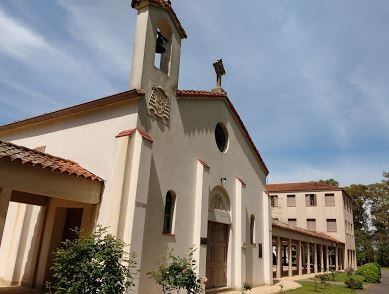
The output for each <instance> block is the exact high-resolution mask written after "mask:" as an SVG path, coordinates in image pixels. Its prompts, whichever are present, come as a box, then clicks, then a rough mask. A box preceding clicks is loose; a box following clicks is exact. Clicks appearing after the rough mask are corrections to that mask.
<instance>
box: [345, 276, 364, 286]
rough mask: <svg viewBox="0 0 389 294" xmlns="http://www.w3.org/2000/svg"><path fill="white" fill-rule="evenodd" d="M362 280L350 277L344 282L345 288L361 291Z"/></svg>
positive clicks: (360, 277) (358, 277)
mask: <svg viewBox="0 0 389 294" xmlns="http://www.w3.org/2000/svg"><path fill="white" fill-rule="evenodd" d="M363 280H364V278H363V277H362V276H359V275H352V276H350V277H348V278H347V279H346V281H345V282H344V283H345V285H346V287H347V288H350V289H363Z"/></svg>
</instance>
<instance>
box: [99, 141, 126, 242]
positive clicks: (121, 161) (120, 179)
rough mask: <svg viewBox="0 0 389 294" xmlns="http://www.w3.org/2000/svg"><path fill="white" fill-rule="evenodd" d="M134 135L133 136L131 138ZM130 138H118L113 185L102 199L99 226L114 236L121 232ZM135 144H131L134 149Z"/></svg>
mask: <svg viewBox="0 0 389 294" xmlns="http://www.w3.org/2000/svg"><path fill="white" fill-rule="evenodd" d="M133 135H134V134H131V138H132V136H133ZM129 140H130V138H129V136H123V137H118V138H116V150H115V158H114V160H113V175H112V184H111V185H110V186H109V187H107V191H106V193H105V194H104V197H102V204H101V206H100V207H101V208H100V216H99V224H101V225H103V226H107V227H108V231H109V232H110V233H112V234H114V235H117V234H118V233H119V232H118V230H119V219H120V207H121V204H122V195H123V185H124V179H125V171H126V165H127V155H128V154H129V153H131V151H130V152H128V148H129ZM133 145H134V144H131V148H133Z"/></svg>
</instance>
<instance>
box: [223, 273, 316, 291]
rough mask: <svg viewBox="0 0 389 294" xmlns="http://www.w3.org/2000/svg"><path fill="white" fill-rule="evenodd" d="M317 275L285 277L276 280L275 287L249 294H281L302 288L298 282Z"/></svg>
mask: <svg viewBox="0 0 389 294" xmlns="http://www.w3.org/2000/svg"><path fill="white" fill-rule="evenodd" d="M315 275H316V274H309V275H302V276H293V277H285V278H281V279H278V280H276V279H274V285H272V286H262V287H257V288H253V289H252V290H251V292H249V294H272V293H280V290H281V289H282V290H283V291H288V290H293V289H297V288H301V285H300V284H299V283H297V282H296V281H299V280H306V279H310V278H313V277H315ZM222 293H224V294H241V293H242V291H228V292H222Z"/></svg>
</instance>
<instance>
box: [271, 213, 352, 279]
mask: <svg viewBox="0 0 389 294" xmlns="http://www.w3.org/2000/svg"><path fill="white" fill-rule="evenodd" d="M272 235H273V237H272V238H273V240H272V241H273V250H272V254H273V277H274V278H276V279H280V278H282V277H292V276H296V275H299V276H301V275H304V274H311V273H319V272H326V271H330V270H342V269H344V268H345V266H344V264H345V263H344V258H345V257H344V243H342V242H339V241H338V240H336V239H334V238H332V237H330V236H327V235H326V234H323V233H319V232H314V231H309V230H306V229H301V228H298V227H293V226H289V225H287V224H285V223H282V222H279V221H276V220H273V224H272Z"/></svg>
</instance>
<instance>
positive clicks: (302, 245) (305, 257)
mask: <svg viewBox="0 0 389 294" xmlns="http://www.w3.org/2000/svg"><path fill="white" fill-rule="evenodd" d="M305 254H306V252H305V244H304V242H302V244H301V257H302V268H304V267H305V266H306V261H307V256H306V255H305Z"/></svg>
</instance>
